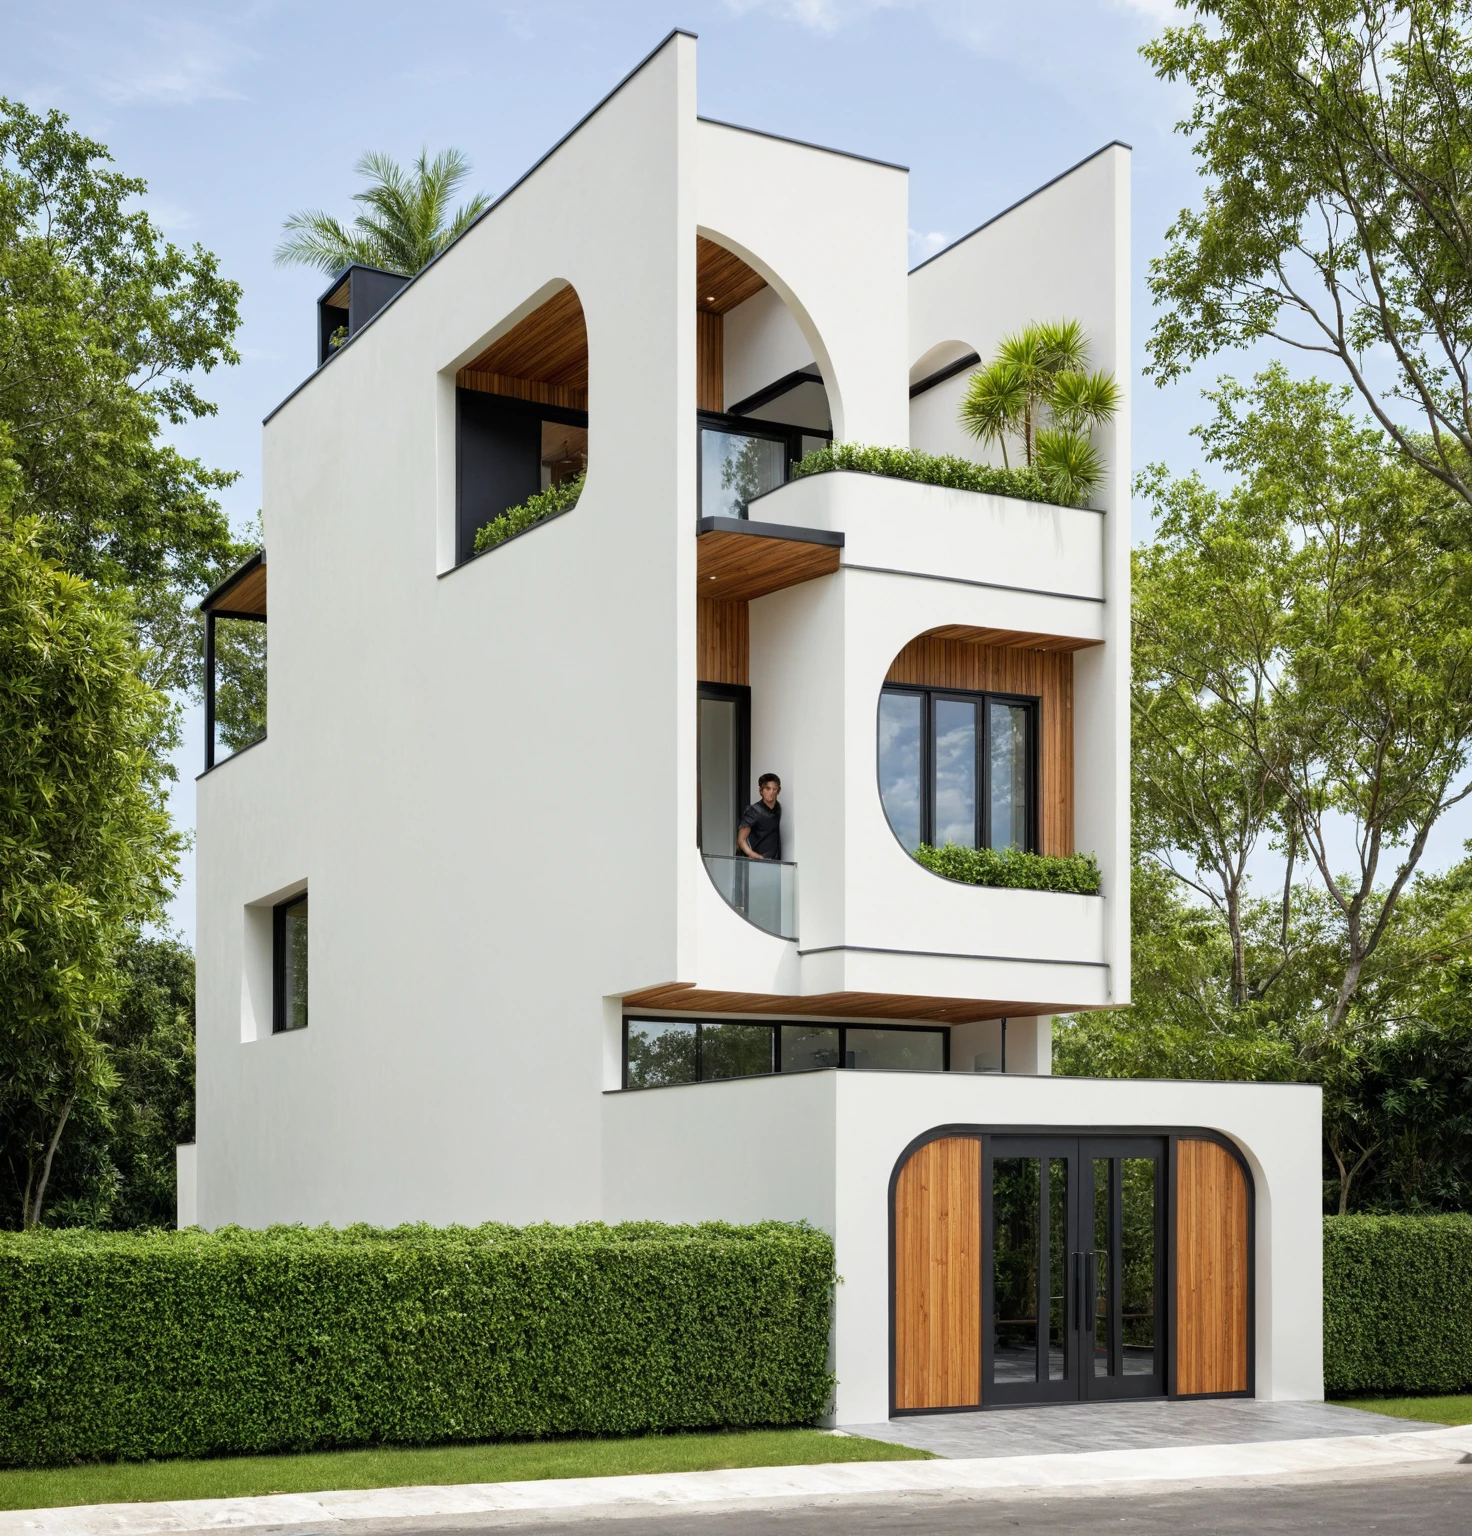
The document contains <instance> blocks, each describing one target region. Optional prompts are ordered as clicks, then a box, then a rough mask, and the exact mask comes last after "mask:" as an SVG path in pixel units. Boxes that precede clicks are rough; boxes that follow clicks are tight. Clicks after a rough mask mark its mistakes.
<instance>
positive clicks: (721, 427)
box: [695, 411, 833, 518]
mask: <svg viewBox="0 0 1472 1536" xmlns="http://www.w3.org/2000/svg"><path fill="white" fill-rule="evenodd" d="M706 430H711V431H715V432H739V433H740V434H741V435H742V436H743V437H764V438H767V439H768V440H769V441H771V442H780V443H782V444H783V458H782V484H783V485H786V484H787V482H788V481H789V480H791V479H792V466H793V465H794V464H796V463H797V461H798V460H799V459H800V458H801V457H802V440H803V438H805V437H821V438H822V439H823V440H824V441H825V442H829V443H831V442H832V441H833V431H832V429H831V428H828V429H824V428H822V427H795V426H793V425H792V424H791V423H790V422H785V421H762V420H760V419H759V418H756V417H752V416H733V415H732V414H731V413H730V412H729V411H697V412H696V413H695V515H696V517H697V518H701V517H704V516H705V511H704V502H705V476H704V475H703V474H702V473H701V466H702V464H703V463H704V461H705V460H704V454H703V452H702V448H701V441H700V437H701V433H703V432H705V431H706Z"/></svg>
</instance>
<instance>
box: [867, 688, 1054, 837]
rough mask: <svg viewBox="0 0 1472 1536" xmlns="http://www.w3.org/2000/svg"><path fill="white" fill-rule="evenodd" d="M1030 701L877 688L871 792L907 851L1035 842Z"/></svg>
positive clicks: (1032, 701) (1034, 734)
mask: <svg viewBox="0 0 1472 1536" xmlns="http://www.w3.org/2000/svg"><path fill="white" fill-rule="evenodd" d="M1037 711H1038V700H1036V699H1032V698H1023V697H1018V696H1016V695H1012V694H998V693H970V692H962V691H957V690H954V689H935V688H906V687H896V686H893V685H891V686H888V687H886V688H885V689H884V690H883V691H882V692H881V694H880V696H879V794H880V799H881V800H882V802H883V804H884V813H885V815H886V816H887V817H888V818H889V824H890V827H891V828H892V829H893V831H894V834H895V836H896V837H897V838H899V840H900V842H901V843H903V844H904V846H905V848H906V849H907V850H908V851H909V852H910V853H913V852H914V851H915V850H916V849H917V848H918V847H919V846H920V845H921V844H922V843H926V844H929V845H930V846H931V847H934V848H942V847H945V846H946V845H947V844H956V845H958V846H960V847H962V848H996V849H1004V848H1016V849H1021V850H1023V851H1025V852H1035V851H1036V850H1037V788H1036V786H1037Z"/></svg>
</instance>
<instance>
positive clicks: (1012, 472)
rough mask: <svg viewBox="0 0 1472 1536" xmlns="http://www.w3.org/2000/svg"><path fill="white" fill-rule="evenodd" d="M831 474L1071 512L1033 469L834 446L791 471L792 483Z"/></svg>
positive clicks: (907, 450)
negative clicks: (836, 471)
mask: <svg viewBox="0 0 1472 1536" xmlns="http://www.w3.org/2000/svg"><path fill="white" fill-rule="evenodd" d="M832 469H848V470H856V471H858V472H859V473H860V474H865V475H888V476H890V478H892V479H895V480H918V481H919V482H920V483H921V484H922V485H944V486H948V487H950V489H951V490H953V491H981V492H982V493H983V494H985V495H988V496H1017V497H1020V498H1021V499H1022V500H1023V501H1044V502H1048V503H1050V504H1051V505H1053V506H1059V507H1069V506H1072V505H1074V503H1073V501H1072V500H1071V499H1070V498H1069V497H1067V496H1065V495H1061V494H1060V493H1058V492H1056V491H1054V490H1053V488H1052V487H1051V486H1050V485H1049V484H1048V482H1047V481H1046V480H1045V479H1044V478H1043V477H1042V476H1041V475H1040V474H1039V473H1038V472H1037V470H1035V469H993V468H991V467H990V466H989V465H986V464H973V463H972V462H971V460H970V459H962V458H957V457H956V456H955V455H954V454H937V453H920V452H918V451H917V450H916V449H914V448H866V447H864V446H863V445H862V444H861V443H833V444H832V445H831V446H829V447H827V448H818V449H815V450H814V451H813V452H812V453H809V454H806V455H804V456H803V457H802V458H801V459H799V460H798V462H797V463H796V464H795V465H793V468H792V478H793V479H794V480H799V479H801V478H802V477H803V476H805V475H821V474H824V473H826V472H827V471H828V470H832Z"/></svg>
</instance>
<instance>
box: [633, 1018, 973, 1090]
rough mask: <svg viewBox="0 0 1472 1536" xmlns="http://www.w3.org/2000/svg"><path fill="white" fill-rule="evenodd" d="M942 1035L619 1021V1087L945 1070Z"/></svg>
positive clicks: (919, 1029)
mask: <svg viewBox="0 0 1472 1536" xmlns="http://www.w3.org/2000/svg"><path fill="white" fill-rule="evenodd" d="M950 1058H951V1043H950V1031H949V1030H947V1029H944V1028H940V1029H936V1028H927V1027H925V1026H922V1025H915V1024H898V1025H888V1026H886V1027H884V1028H883V1029H877V1028H873V1027H871V1026H869V1025H863V1026H859V1025H853V1024H817V1023H814V1022H812V1021H811V1020H807V1021H804V1022H802V1023H787V1022H782V1023H772V1024H767V1023H759V1024H757V1023H752V1022H750V1021H749V1020H745V1019H743V1020H740V1021H739V1022H738V1021H737V1020H734V1019H641V1018H632V1017H630V1018H626V1019H625V1020H624V1070H623V1086H624V1087H625V1088H669V1087H673V1086H675V1085H676V1084H679V1083H710V1082H719V1081H721V1080H723V1079H725V1078H731V1077H766V1076H770V1075H771V1074H773V1073H777V1072H812V1071H816V1070H818V1069H820V1068H823V1067H838V1068H845V1067H846V1068H850V1069H853V1070H857V1071H865V1070H868V1071H887V1072H946V1071H949V1070H950V1065H951V1059H950Z"/></svg>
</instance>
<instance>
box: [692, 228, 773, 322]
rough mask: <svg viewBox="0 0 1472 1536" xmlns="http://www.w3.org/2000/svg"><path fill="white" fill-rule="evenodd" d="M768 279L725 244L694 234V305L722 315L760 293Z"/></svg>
mask: <svg viewBox="0 0 1472 1536" xmlns="http://www.w3.org/2000/svg"><path fill="white" fill-rule="evenodd" d="M766 286H767V280H766V278H764V277H763V276H762V275H761V273H760V272H757V271H755V270H754V269H753V268H751V267H749V266H748V265H747V264H746V263H745V262H744V261H742V259H741V258H740V257H739V256H738V255H737V254H736V253H735V252H734V251H728V250H727V249H726V248H725V246H723V245H717V244H716V243H715V241H714V240H707V239H706V238H705V236H704V235H697V236H696V237H695V307H696V308H697V309H704V310H709V311H710V312H711V313H712V314H716V315H724V314H725V313H726V311H727V310H728V309H735V307H736V306H737V305H738V304H742V303H745V301H746V300H747V299H749V298H750V297H751V296H752V294H754V293H760V292H761V290H762V289H763V288H765V287H766Z"/></svg>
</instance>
